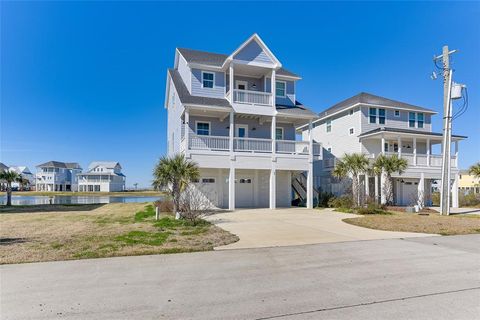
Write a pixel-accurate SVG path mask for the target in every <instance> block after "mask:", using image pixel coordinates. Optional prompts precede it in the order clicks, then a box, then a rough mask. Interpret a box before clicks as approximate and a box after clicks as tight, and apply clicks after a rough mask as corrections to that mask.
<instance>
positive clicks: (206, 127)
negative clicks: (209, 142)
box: [197, 122, 210, 136]
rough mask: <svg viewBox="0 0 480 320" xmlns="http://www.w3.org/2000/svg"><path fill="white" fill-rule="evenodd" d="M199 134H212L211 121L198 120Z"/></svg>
mask: <svg viewBox="0 0 480 320" xmlns="http://www.w3.org/2000/svg"><path fill="white" fill-rule="evenodd" d="M197 134H198V135H199V136H209V135H210V123H209V122H197Z"/></svg>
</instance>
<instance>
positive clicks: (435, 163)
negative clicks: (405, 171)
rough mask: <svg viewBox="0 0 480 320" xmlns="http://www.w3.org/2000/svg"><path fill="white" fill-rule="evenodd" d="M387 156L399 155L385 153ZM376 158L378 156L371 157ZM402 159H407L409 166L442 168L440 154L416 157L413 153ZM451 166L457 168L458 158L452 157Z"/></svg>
mask: <svg viewBox="0 0 480 320" xmlns="http://www.w3.org/2000/svg"><path fill="white" fill-rule="evenodd" d="M385 154H386V155H388V156H392V155H398V153H397V152H385ZM371 156H372V157H373V158H375V157H376V156H378V155H371ZM401 157H402V158H403V159H406V160H407V162H408V165H409V166H417V167H439V168H440V167H441V166H442V156H441V155H438V154H431V155H428V154H425V153H417V154H416V155H415V154H413V153H402V154H401ZM451 165H452V167H453V168H457V158H456V157H455V156H452V162H451Z"/></svg>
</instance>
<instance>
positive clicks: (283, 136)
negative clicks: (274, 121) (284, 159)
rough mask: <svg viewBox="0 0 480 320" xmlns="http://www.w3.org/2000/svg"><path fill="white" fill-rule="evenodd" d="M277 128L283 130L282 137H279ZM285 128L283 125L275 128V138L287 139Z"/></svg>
mask: <svg viewBox="0 0 480 320" xmlns="http://www.w3.org/2000/svg"><path fill="white" fill-rule="evenodd" d="M277 130H282V138H281V139H277ZM284 133H285V130H284V129H283V127H276V128H275V140H284V139H285V134H284Z"/></svg>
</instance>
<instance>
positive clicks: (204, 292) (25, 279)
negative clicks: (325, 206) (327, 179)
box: [0, 235, 480, 320]
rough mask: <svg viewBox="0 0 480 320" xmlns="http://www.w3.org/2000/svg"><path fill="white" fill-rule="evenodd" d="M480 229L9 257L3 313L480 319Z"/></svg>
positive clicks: (3, 284) (11, 315)
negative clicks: (81, 256)
mask: <svg viewBox="0 0 480 320" xmlns="http://www.w3.org/2000/svg"><path fill="white" fill-rule="evenodd" d="M479 243H480V235H468V236H451V237H424V238H408V239H388V240H370V241H351V242H343V243H327V244H317V245H303V246H292V247H278V248H262V249H246V250H244V249H239V250H227V251H214V252H205V253H191V254H176V255H157V256H139V257H124V258H110V259H96V260H82V261H68V262H50V263H32V264H23V265H6V266H2V267H1V269H0V270H1V281H2V282H1V315H2V319H5V320H6V319H389V320H394V319H478V318H480V249H479V245H478V244H479Z"/></svg>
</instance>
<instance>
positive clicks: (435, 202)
mask: <svg viewBox="0 0 480 320" xmlns="http://www.w3.org/2000/svg"><path fill="white" fill-rule="evenodd" d="M432 205H433V206H436V207H438V206H440V192H433V193H432Z"/></svg>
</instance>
